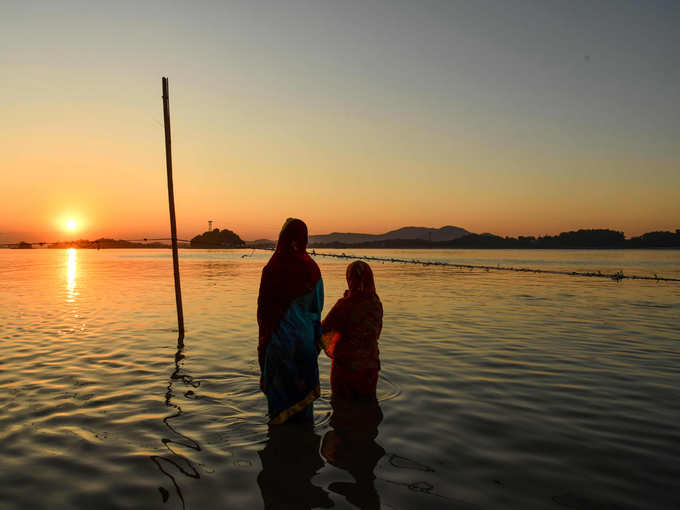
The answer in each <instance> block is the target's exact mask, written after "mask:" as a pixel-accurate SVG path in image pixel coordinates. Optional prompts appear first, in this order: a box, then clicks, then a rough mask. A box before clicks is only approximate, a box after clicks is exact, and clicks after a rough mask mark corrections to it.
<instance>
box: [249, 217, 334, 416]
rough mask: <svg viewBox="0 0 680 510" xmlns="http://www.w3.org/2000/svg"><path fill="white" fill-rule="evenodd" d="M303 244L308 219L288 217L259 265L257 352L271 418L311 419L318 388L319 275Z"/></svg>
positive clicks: (321, 285) (321, 288) (304, 242)
mask: <svg viewBox="0 0 680 510" xmlns="http://www.w3.org/2000/svg"><path fill="white" fill-rule="evenodd" d="M306 249H307V225H305V223H304V222H303V221H301V220H298V219H294V218H289V219H287V220H286V222H285V223H284V225H283V228H282V229H281V233H280V234H279V241H278V243H277V244H276V250H275V251H274V255H272V257H271V259H269V262H268V263H267V265H266V266H265V267H264V269H263V270H262V279H261V281H260V294H259V296H258V298H257V323H258V325H259V328H260V334H259V343H258V347H257V352H258V359H259V362H260V373H261V376H260V388H261V389H262V391H263V392H264V393H265V394H266V395H267V401H268V404H269V420H270V421H269V423H271V424H279V423H284V422H286V421H287V420H290V419H293V420H294V421H311V420H313V405H312V403H313V402H314V400H315V399H316V398H317V397H318V396H319V393H320V392H319V366H318V360H317V357H318V350H317V348H316V345H317V342H318V340H319V338H320V337H321V310H322V308H323V281H322V280H321V272H320V271H319V267H318V266H317V265H316V262H314V261H313V260H312V259H311V257H310V256H309V255H308V254H307V251H306Z"/></svg>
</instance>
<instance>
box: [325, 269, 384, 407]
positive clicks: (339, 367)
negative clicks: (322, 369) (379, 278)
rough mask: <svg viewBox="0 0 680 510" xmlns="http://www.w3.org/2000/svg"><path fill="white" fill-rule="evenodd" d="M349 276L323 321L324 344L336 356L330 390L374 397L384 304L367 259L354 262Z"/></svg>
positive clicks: (342, 395)
mask: <svg viewBox="0 0 680 510" xmlns="http://www.w3.org/2000/svg"><path fill="white" fill-rule="evenodd" d="M346 276H347V285H348V287H349V288H348V289H347V290H346V291H345V295H344V297H342V298H341V299H339V300H338V302H337V303H336V304H335V306H333V308H332V309H331V311H330V312H328V315H327V316H326V318H325V319H324V320H323V323H322V328H323V333H324V334H323V338H322V342H323V347H324V350H325V351H326V354H327V355H328V356H329V357H330V358H332V359H333V363H332V365H331V391H332V392H333V397H338V398H360V397H361V398H375V389H376V385H377V384H378V371H379V370H380V352H379V350H378V338H379V337H380V332H381V331H382V317H383V308H382V303H381V302H380V298H378V294H377V293H376V291H375V282H374V280H373V271H371V267H370V266H369V265H368V264H367V263H366V262H363V261H361V260H357V261H355V262H352V263H351V264H350V265H349V266H347V273H346Z"/></svg>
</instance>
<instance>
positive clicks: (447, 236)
mask: <svg viewBox="0 0 680 510" xmlns="http://www.w3.org/2000/svg"><path fill="white" fill-rule="evenodd" d="M469 233H470V232H468V231H467V230H465V229H464V228H461V227H453V226H451V225H447V226H445V227H441V228H428V227H402V228H399V229H397V230H391V231H389V232H385V233H384V234H354V233H351V232H333V233H332V234H322V235H312V236H309V245H310V246H317V245H326V244H333V243H341V244H357V243H370V242H375V241H394V240H404V241H406V240H414V239H422V240H423V241H431V242H443V241H453V240H454V239H459V238H461V237H463V236H466V235H468V234H469Z"/></svg>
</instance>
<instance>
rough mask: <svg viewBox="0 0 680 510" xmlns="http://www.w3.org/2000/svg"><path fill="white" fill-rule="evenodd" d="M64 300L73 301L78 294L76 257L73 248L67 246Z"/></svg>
mask: <svg viewBox="0 0 680 510" xmlns="http://www.w3.org/2000/svg"><path fill="white" fill-rule="evenodd" d="M66 253H67V259H66V302H68V303H73V302H74V301H75V296H77V295H78V293H77V292H76V273H77V269H78V264H77V262H78V259H77V254H76V249H75V248H69V249H68V250H66Z"/></svg>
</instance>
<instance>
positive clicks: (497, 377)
mask: <svg viewBox="0 0 680 510" xmlns="http://www.w3.org/2000/svg"><path fill="white" fill-rule="evenodd" d="M348 252H349V250H348ZM354 252H356V253H362V254H371V255H377V256H394V257H399V258H420V259H424V258H428V259H429V260H443V261H444V260H446V261H453V262H456V263H465V264H467V263H469V264H496V263H498V264H501V265H513V266H522V265H524V266H527V267H539V268H550V269H553V268H560V269H569V270H602V271H603V272H604V271H605V270H606V271H618V270H623V271H624V272H625V273H626V274H634V273H637V274H646V275H653V274H655V273H657V274H659V276H669V277H670V276H673V277H677V276H680V251H672V250H669V251H646V250H640V251H604V250H603V251H567V250H545V251H538V250H536V251H533V250H517V251H513V250H488V251H475V250H452V251H435V250H422V251H419V250H411V251H405V250H395V251H390V252H387V251H382V250H373V251H366V250H363V251H362V250H354ZM267 257H268V254H266V253H261V252H254V253H252V255H251V251H249V250H244V251H240V250H236V251H229V252H227V251H203V250H200V251H199V250H196V251H182V252H181V272H182V291H183V298H184V305H185V321H186V328H187V334H186V337H185V344H186V346H185V348H184V349H183V350H178V348H177V332H176V315H175V308H174V306H175V301H174V296H173V291H174V290H173V279H172V263H171V258H170V252H169V251H164V250H101V251H96V250H47V249H42V250H0V348H2V352H3V359H2V365H1V368H0V444H2V450H3V451H2V454H3V455H2V461H1V462H0V475H1V477H0V508H1V509H3V510H4V509H8V510H13V509H20V508H21V509H24V508H98V509H99V508H144V509H181V508H187V509H204V508H263V507H266V508H330V507H333V508H340V509H345V508H362V509H364V508H386V509H391V508H394V509H409V508H417V509H419V510H426V509H439V508H442V509H443V508H446V509H474V508H479V509H507V508H519V509H546V508H547V509H550V508H555V509H560V508H566V509H588V510H590V509H633V508H639V509H643V508H644V509H647V508H649V509H669V510H670V509H677V508H680V429H679V425H678V424H680V284H675V283H659V282H654V281H622V282H618V283H617V282H614V281H609V280H600V279H589V278H578V277H569V276H551V275H534V274H526V273H494V272H486V271H470V270H458V269H454V268H447V267H422V266H411V265H404V264H390V263H385V264H381V263H374V264H372V266H373V268H374V271H375V276H376V284H377V287H378V292H379V294H380V296H381V299H382V301H383V305H384V309H385V318H384V329H383V334H382V337H381V339H380V349H381V359H382V366H383V370H382V373H381V374H382V375H381V379H380V381H379V397H380V408H381V412H382V421H381V422H380V423H379V425H378V426H377V436H375V433H367V434H356V435H354V436H352V437H349V436H346V435H342V434H340V432H339V430H340V429H338V428H337V427H338V425H337V424H338V423H339V415H338V414H337V413H336V415H334V416H335V418H333V419H332V416H331V415H332V409H331V405H330V393H329V385H328V372H329V366H330V365H329V362H328V360H327V359H326V358H325V357H323V355H322V357H321V358H320V369H321V378H322V398H321V399H320V400H319V401H318V402H317V404H316V407H315V416H316V419H315V421H316V424H315V428H314V430H313V431H312V430H309V431H304V430H297V431H289V430H283V431H281V432H277V433H274V434H272V435H270V434H269V433H268V429H267V425H266V416H265V412H266V403H265V399H264V396H263V395H262V394H261V393H260V392H259V389H258V375H259V374H258V367H257V359H256V344H257V324H256V321H255V307H256V298H257V289H258V284H259V276H260V271H261V269H262V266H263V264H264V263H265V261H266V259H267ZM317 261H318V263H319V266H320V267H321V271H322V275H323V278H324V282H325V288H326V306H325V310H326V311H327V310H328V309H329V308H330V306H332V304H333V303H334V302H335V300H336V299H337V298H339V297H340V296H341V295H342V291H343V290H344V289H345V282H344V272H345V266H346V264H347V262H348V261H343V260H336V259H325V258H318V259H317ZM362 412H364V411H362ZM366 413H368V412H366ZM371 416H372V415H371ZM376 416H377V415H376ZM364 418H365V419H366V421H370V419H369V414H365V415H364ZM378 421H380V420H379V419H378V418H376V423H377V422H378ZM369 432H370V431H369Z"/></svg>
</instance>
